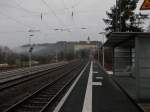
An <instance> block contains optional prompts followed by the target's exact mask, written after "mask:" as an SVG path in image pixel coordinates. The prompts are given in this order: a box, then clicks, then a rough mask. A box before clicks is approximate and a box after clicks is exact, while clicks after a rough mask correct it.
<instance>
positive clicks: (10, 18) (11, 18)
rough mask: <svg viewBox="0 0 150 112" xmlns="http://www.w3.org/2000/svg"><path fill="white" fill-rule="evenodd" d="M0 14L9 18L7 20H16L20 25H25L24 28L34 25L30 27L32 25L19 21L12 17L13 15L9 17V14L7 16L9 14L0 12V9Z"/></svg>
mask: <svg viewBox="0 0 150 112" xmlns="http://www.w3.org/2000/svg"><path fill="white" fill-rule="evenodd" d="M0 15H2V16H4V17H6V18H7V19H9V20H12V21H14V22H16V23H18V24H20V25H22V26H24V27H26V28H29V29H31V28H34V27H32V26H29V25H26V24H23V23H22V22H21V21H19V20H17V19H15V18H13V17H11V16H9V15H6V14H5V13H3V12H1V11H0Z"/></svg>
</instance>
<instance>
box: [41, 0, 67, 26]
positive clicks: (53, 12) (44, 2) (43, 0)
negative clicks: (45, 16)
mask: <svg viewBox="0 0 150 112" xmlns="http://www.w3.org/2000/svg"><path fill="white" fill-rule="evenodd" d="M41 1H42V2H43V4H45V6H46V7H47V8H48V9H49V11H51V12H52V14H53V15H54V16H55V17H56V18H57V20H58V21H59V22H60V24H62V25H63V26H65V24H64V23H63V21H62V20H61V19H60V18H59V17H58V16H57V14H56V13H55V11H54V10H53V9H52V8H51V7H50V6H49V4H47V2H46V1H45V0H41Z"/></svg>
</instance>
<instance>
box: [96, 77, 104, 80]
mask: <svg viewBox="0 0 150 112" xmlns="http://www.w3.org/2000/svg"><path fill="white" fill-rule="evenodd" d="M96 79H100V80H103V79H104V77H96Z"/></svg>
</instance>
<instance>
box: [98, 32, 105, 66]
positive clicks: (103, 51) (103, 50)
mask: <svg viewBox="0 0 150 112" xmlns="http://www.w3.org/2000/svg"><path fill="white" fill-rule="evenodd" d="M98 34H100V35H102V44H103V45H102V55H103V61H102V62H103V63H102V64H103V68H105V48H104V38H105V34H106V32H100V33H98Z"/></svg>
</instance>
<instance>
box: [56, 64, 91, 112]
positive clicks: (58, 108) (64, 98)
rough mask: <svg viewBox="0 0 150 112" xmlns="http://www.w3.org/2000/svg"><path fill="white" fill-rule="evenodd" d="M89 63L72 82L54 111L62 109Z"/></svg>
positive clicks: (57, 111)
mask: <svg viewBox="0 0 150 112" xmlns="http://www.w3.org/2000/svg"><path fill="white" fill-rule="evenodd" d="M88 64H89V63H87V65H86V66H85V67H84V68H83V70H82V71H81V73H80V74H79V76H78V77H77V78H76V80H75V81H74V83H73V84H72V86H71V87H70V88H69V90H68V91H67V93H66V94H65V96H64V97H63V98H62V99H61V101H60V102H59V103H58V105H57V106H56V107H55V109H54V111H53V112H59V110H60V109H61V107H62V106H63V104H64V103H65V101H66V100H67V98H68V96H69V95H70V93H71V92H72V90H73V89H74V87H75V85H76V84H77V82H78V81H79V79H80V77H81V76H82V75H83V73H84V71H85V70H86V68H87V66H88Z"/></svg>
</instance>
